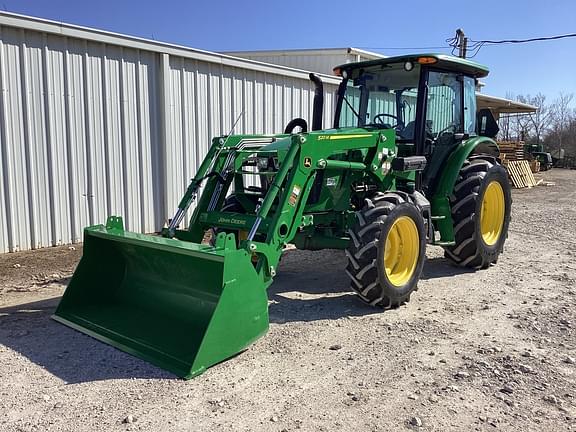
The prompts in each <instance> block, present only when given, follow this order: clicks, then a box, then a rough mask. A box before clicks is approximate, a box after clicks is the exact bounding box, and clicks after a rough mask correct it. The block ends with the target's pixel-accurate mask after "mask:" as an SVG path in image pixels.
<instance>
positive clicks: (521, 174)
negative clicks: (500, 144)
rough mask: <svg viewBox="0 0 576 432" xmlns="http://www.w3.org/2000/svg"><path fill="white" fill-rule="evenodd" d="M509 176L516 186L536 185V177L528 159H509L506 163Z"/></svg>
mask: <svg viewBox="0 0 576 432" xmlns="http://www.w3.org/2000/svg"><path fill="white" fill-rule="evenodd" d="M506 169H507V170H508V176H509V177H510V180H512V185H513V186H514V187H515V188H526V187H527V188H531V187H533V186H536V179H535V178H534V175H533V174H532V170H531V169H530V164H529V163H528V161H527V160H519V161H508V163H507V164H506Z"/></svg>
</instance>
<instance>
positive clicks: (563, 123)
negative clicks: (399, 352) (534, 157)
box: [551, 93, 574, 149]
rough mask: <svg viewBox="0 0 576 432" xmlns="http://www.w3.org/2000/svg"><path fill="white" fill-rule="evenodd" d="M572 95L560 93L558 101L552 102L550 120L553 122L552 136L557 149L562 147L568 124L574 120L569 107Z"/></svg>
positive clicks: (572, 111) (572, 112)
mask: <svg viewBox="0 0 576 432" xmlns="http://www.w3.org/2000/svg"><path fill="white" fill-rule="evenodd" d="M573 99H574V95H573V94H572V93H560V96H558V99H556V100H555V101H554V104H553V105H552V109H551V120H552V122H553V128H552V131H553V135H554V136H555V138H556V139H557V143H556V144H557V148H558V149H561V148H563V145H564V142H563V141H564V139H563V138H564V135H565V134H566V133H565V132H566V131H567V129H569V126H570V122H571V121H572V120H574V110H573V109H572V108H571V107H570V105H571V104H572V100H573Z"/></svg>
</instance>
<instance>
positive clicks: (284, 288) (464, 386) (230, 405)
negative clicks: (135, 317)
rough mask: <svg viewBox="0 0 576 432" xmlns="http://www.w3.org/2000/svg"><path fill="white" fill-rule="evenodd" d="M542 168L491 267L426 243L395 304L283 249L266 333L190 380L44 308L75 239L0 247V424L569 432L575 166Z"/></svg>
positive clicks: (519, 202) (518, 199)
mask: <svg viewBox="0 0 576 432" xmlns="http://www.w3.org/2000/svg"><path fill="white" fill-rule="evenodd" d="M544 177H545V178H546V180H550V181H554V182H556V185H555V186H548V187H546V186H539V187H536V188H533V189H526V190H515V191H514V194H513V197H514V205H513V212H512V223H511V226H510V237H509V239H508V241H507V243H506V248H505V253H504V254H503V255H502V256H501V258H500V260H499V262H498V265H496V266H493V267H491V268H489V269H487V270H484V271H479V272H468V271H465V270H462V269H460V268H457V267H454V266H452V265H450V264H449V263H448V262H447V261H446V260H445V259H444V258H443V254H442V250H441V249H439V248H435V247H431V248H429V250H428V253H427V255H428V262H427V264H426V266H425V268H424V274H423V278H422V281H421V282H420V285H419V291H418V292H417V293H415V294H414V295H413V296H412V301H411V302H410V303H409V304H408V305H406V306H404V307H401V308H399V309H397V310H392V311H387V312H384V313H380V312H378V311H376V310H374V309H372V308H369V307H367V306H364V305H363V304H362V303H361V302H360V301H359V300H357V299H356V298H355V296H354V295H353V294H351V293H350V292H349V290H348V286H347V278H346V276H345V275H344V272H343V268H344V266H345V257H344V254H343V253H342V252H339V251H321V252H308V251H298V250H289V251H288V252H287V253H286V256H285V258H284V259H283V261H282V266H281V269H280V272H279V275H278V277H277V279H276V281H275V283H274V285H273V286H272V287H271V289H270V316H271V328H270V332H269V334H268V335H267V336H266V337H264V338H263V339H261V340H259V341H258V342H257V343H256V344H254V345H253V346H251V347H250V348H249V349H248V350H247V351H246V352H244V353H242V354H240V355H238V356H237V357H235V358H233V359H231V360H229V361H227V362H224V363H222V364H220V365H218V366H216V367H213V368H211V369H209V370H208V371H207V372H206V373H205V374H203V375H201V376H200V377H197V378H195V379H193V380H191V381H183V380H180V379H176V378H175V377H173V376H172V375H170V374H168V373H166V372H164V371H162V370H160V369H157V368H155V367H153V366H151V365H149V364H147V363H144V362H142V361H140V360H138V359H135V358H133V357H131V356H129V355H127V354H124V353H122V352H120V351H117V350H115V349H113V348H111V347H109V346H107V345H104V344H102V343H99V342H97V341H95V340H93V339H91V338H89V337H87V336H84V335H82V334H80V333H78V332H75V331H73V330H71V329H69V328H67V327H65V326H62V325H60V324H57V323H56V322H54V321H52V320H50V314H51V313H52V312H53V311H54V308H55V306H56V304H57V302H58V300H59V297H60V295H61V294H62V292H63V290H64V287H65V285H66V283H67V281H68V280H69V278H70V275H71V274H72V271H73V269H74V266H75V264H76V263H77V261H78V259H79V258H80V255H81V253H82V252H81V247H80V246H76V248H75V249H70V248H68V247H63V248H51V249H45V250H39V251H35V252H24V253H17V254H5V255H0V365H1V367H0V430H2V431H100V430H107V431H115V430H118V431H123V430H142V431H214V430H233V431H256V430H258V431H293V430H302V431H353V430H354V431H356V430H362V431H394V430H399V431H403V430H410V429H412V430H421V431H469V430H473V431H475V430H477V431H484V430H487V431H493V430H506V431H518V430H522V431H564V430H576V364H575V363H576V333H575V331H574V327H575V326H576V311H575V308H574V304H575V302H576V287H575V280H576V262H575V259H574V258H575V257H576V239H575V238H574V228H575V227H576V193H575V190H576V171H566V170H553V171H552V172H549V173H545V174H544Z"/></svg>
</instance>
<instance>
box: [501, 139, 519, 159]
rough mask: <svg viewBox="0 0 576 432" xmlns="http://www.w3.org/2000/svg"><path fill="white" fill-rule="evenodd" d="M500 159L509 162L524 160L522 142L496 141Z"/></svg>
mask: <svg viewBox="0 0 576 432" xmlns="http://www.w3.org/2000/svg"><path fill="white" fill-rule="evenodd" d="M498 148H499V149H500V158H501V159H506V160H509V161H514V160H522V159H524V142H523V141H498Z"/></svg>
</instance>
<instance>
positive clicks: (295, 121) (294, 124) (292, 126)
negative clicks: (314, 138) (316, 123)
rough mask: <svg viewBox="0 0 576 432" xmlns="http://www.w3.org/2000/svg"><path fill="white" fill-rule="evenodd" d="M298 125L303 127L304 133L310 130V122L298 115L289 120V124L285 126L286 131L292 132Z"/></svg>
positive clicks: (287, 132) (286, 132)
mask: <svg viewBox="0 0 576 432" xmlns="http://www.w3.org/2000/svg"><path fill="white" fill-rule="evenodd" d="M297 127H299V128H300V129H302V133H306V132H308V123H306V120H304V119H303V118H300V117H298V118H295V119H293V120H290V121H289V122H288V124H287V125H286V127H285V128H284V133H285V134H291V133H292V132H293V131H294V129H296V128H297Z"/></svg>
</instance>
